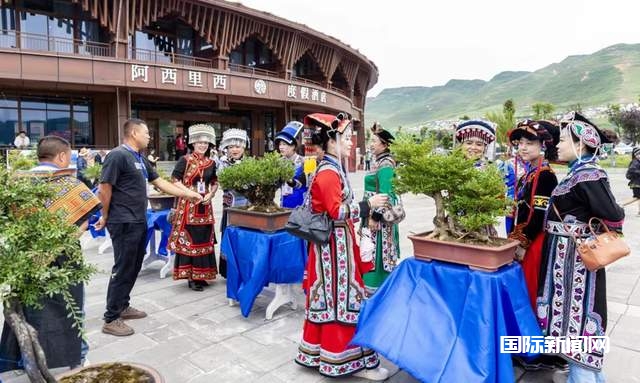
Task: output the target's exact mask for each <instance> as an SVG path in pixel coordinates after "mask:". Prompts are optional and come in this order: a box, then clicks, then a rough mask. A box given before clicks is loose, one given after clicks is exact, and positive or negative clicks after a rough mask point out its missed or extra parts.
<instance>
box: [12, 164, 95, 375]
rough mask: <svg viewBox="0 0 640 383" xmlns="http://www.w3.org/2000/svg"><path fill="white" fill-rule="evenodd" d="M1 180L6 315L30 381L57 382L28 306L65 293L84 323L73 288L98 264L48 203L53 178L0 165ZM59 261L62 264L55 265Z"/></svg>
mask: <svg viewBox="0 0 640 383" xmlns="http://www.w3.org/2000/svg"><path fill="white" fill-rule="evenodd" d="M0 183H1V184H2V188H0V295H1V296H0V299H1V300H2V302H3V312H4V318H5V321H6V322H7V324H8V325H9V326H10V327H11V329H12V330H13V332H14V333H15V335H16V338H17V341H18V344H19V347H20V352H21V354H22V359H23V361H24V365H25V371H26V373H27V375H28V377H29V379H30V381H32V382H55V381H56V380H55V379H54V378H53V376H52V375H51V373H50V372H49V370H48V367H47V361H46V357H45V353H44V351H43V349H42V347H41V345H40V342H39V341H38V334H37V332H36V330H35V329H34V328H33V327H32V326H31V325H30V324H29V323H28V322H27V320H26V318H25V315H24V309H25V307H31V308H41V307H42V299H43V298H45V297H51V296H53V295H54V294H61V295H62V297H63V299H64V301H65V302H66V305H67V309H68V311H69V312H70V315H71V317H72V318H73V319H74V322H75V326H77V327H78V328H82V313H81V311H80V309H79V308H78V307H77V306H76V304H75V301H74V300H73V297H72V295H71V293H70V292H69V288H70V287H71V286H74V285H77V284H78V283H84V282H87V281H89V278H90V277H91V274H92V273H93V272H94V270H95V269H94V268H93V267H92V266H90V265H88V264H87V263H85V260H84V258H83V256H82V252H81V249H80V243H79V241H78V237H77V233H78V228H77V227H76V226H74V225H72V224H69V223H67V221H66V220H65V219H63V218H62V217H61V216H59V215H56V214H53V213H51V212H49V211H48V210H47V209H46V208H45V207H44V201H45V200H46V199H48V198H50V197H51V196H53V190H52V189H51V188H50V187H49V185H48V184H46V183H44V182H36V181H34V180H33V179H31V177H17V176H15V175H14V173H13V172H10V171H8V170H6V169H5V168H4V167H0ZM62 254H64V257H61V255H62ZM54 261H55V262H56V263H57V267H51V266H50V265H51V264H52V263H53V262H54Z"/></svg>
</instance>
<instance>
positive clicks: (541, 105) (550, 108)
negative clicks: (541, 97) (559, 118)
mask: <svg viewBox="0 0 640 383" xmlns="http://www.w3.org/2000/svg"><path fill="white" fill-rule="evenodd" d="M531 109H533V119H534V120H546V119H550V118H553V112H554V111H555V110H556V107H555V106H554V105H553V104H551V103H549V102H536V103H535V104H533V105H531Z"/></svg>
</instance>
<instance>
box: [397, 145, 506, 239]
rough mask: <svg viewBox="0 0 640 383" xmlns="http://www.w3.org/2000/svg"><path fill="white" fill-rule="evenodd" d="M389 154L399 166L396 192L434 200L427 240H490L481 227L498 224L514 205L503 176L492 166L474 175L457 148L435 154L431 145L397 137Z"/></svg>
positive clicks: (474, 170)
mask: <svg viewBox="0 0 640 383" xmlns="http://www.w3.org/2000/svg"><path fill="white" fill-rule="evenodd" d="M391 150H392V151H393V153H394V156H395V158H396V161H397V162H398V164H399V166H398V168H397V169H396V175H397V179H396V180H395V187H396V190H397V192H398V193H407V192H410V193H414V194H425V195H427V196H429V197H431V198H433V199H434V201H435V204H436V216H435V218H434V225H435V229H434V231H433V232H432V233H431V234H430V237H432V238H437V239H440V240H443V241H447V240H462V239H463V238H464V239H467V240H470V241H481V242H489V241H490V238H489V236H488V234H487V231H486V230H485V228H486V227H487V226H488V225H494V224H496V223H497V217H499V216H502V215H504V214H506V213H507V211H508V209H509V208H510V207H511V205H512V203H511V202H510V201H508V200H507V199H506V198H505V197H504V195H505V186H504V180H503V176H502V174H501V173H500V171H499V170H498V169H497V168H496V167H495V166H493V165H489V166H487V167H486V168H485V169H482V170H478V169H476V168H475V164H474V161H473V160H468V159H466V158H465V157H464V155H463V154H462V152H461V151H460V150H459V149H458V150H454V151H453V152H452V153H451V154H446V155H443V154H437V153H436V152H435V151H434V144H433V141H430V140H427V141H423V142H420V143H416V142H415V141H414V140H413V139H411V138H410V137H406V136H399V137H397V138H396V140H395V142H394V143H393V144H392V145H391Z"/></svg>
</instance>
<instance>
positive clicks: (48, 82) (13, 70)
mask: <svg viewBox="0 0 640 383" xmlns="http://www.w3.org/2000/svg"><path fill="white" fill-rule="evenodd" d="M0 3H1V4H2V5H1V7H0V81H1V83H2V88H1V90H2V94H0V145H7V144H9V143H10V142H13V139H14V137H15V134H16V133H17V132H18V131H19V130H21V129H24V130H26V131H27V133H28V135H29V137H30V138H31V139H32V140H34V141H37V140H38V138H39V137H41V136H43V135H46V134H57V135H60V136H63V137H65V138H67V139H69V140H70V141H71V143H72V145H73V146H74V147H82V146H86V147H98V148H108V147H113V146H115V145H117V143H118V142H119V138H120V135H121V132H119V129H120V127H121V126H122V123H123V121H124V120H125V119H127V118H130V117H139V118H143V119H145V120H146V121H147V122H148V124H149V128H150V130H151V136H152V141H151V144H150V148H151V149H156V152H157V153H159V154H161V157H163V156H162V153H163V152H165V151H166V150H167V149H166V148H167V140H170V139H171V138H172V137H175V136H176V135H177V134H179V133H183V134H188V132H186V128H187V127H188V126H189V125H191V124H193V123H197V122H206V123H210V124H212V125H213V126H214V127H215V128H216V131H217V133H218V134H217V137H218V139H219V138H220V137H221V136H222V131H224V130H225V129H228V128H231V127H237V128H242V129H245V130H247V132H248V133H249V137H250V138H251V152H252V154H256V155H259V154H262V153H263V152H264V151H265V150H266V149H268V145H269V142H271V141H273V139H274V137H275V132H276V131H277V130H278V129H279V128H280V127H282V126H284V124H285V122H286V121H288V120H291V119H296V120H301V119H302V118H303V117H304V115H306V114H308V113H312V112H327V113H337V112H339V111H346V112H348V113H350V114H351V115H352V116H353V117H355V118H357V119H358V120H360V121H361V122H364V115H363V113H364V104H365V97H366V92H367V90H369V89H370V88H371V87H373V85H374V84H375V83H376V82H377V79H378V70H377V68H376V66H375V64H374V63H373V62H371V61H370V60H369V59H367V58H366V57H365V56H364V55H362V54H361V53H359V52H358V51H357V50H356V49H354V48H351V47H350V46H349V45H347V44H344V43H342V42H340V41H338V40H337V39H335V38H332V37H330V36H327V35H325V34H323V33H320V32H318V31H315V30H312V29H310V28H308V27H306V26H304V25H301V24H297V23H294V22H291V21H288V20H285V19H283V18H280V17H276V16H274V15H271V14H268V13H265V12H261V11H258V10H254V9H251V8H248V7H245V6H243V5H241V4H237V3H230V2H226V1H220V0H180V1H169V0H69V1H59V0H55V1H54V0H29V1H26V0H8V1H7V0H4V1H2V2H0ZM357 143H358V144H359V146H360V147H363V145H364V134H362V133H361V134H360V135H357ZM169 146H170V145H169ZM354 152H355V147H354ZM354 157H355V156H354ZM354 161H355V159H354Z"/></svg>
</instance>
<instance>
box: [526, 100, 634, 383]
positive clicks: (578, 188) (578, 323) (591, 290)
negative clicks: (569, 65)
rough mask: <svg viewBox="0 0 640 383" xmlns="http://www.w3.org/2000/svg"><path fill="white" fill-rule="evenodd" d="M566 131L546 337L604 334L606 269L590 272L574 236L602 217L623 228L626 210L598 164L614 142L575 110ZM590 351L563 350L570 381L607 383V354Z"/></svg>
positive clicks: (543, 287)
mask: <svg viewBox="0 0 640 383" xmlns="http://www.w3.org/2000/svg"><path fill="white" fill-rule="evenodd" d="M561 128H562V130H561V134H560V143H559V144H558V159H559V160H560V161H566V162H568V163H569V173H568V174H567V176H566V177H565V178H564V179H562V181H560V183H559V184H558V186H557V187H556V188H555V189H554V190H553V193H552V194H551V199H550V201H549V208H548V209H547V219H546V222H545V230H546V231H547V238H546V240H545V244H544V247H543V252H542V261H541V267H540V276H541V280H540V286H539V288H538V299H537V315H538V321H539V324H540V327H541V328H542V330H543V332H544V334H545V335H546V336H553V337H566V336H571V337H578V336H590V337H593V336H605V330H606V326H607V294H606V279H605V278H606V277H605V270H604V269H600V270H598V271H596V272H591V271H589V270H587V269H586V268H585V266H584V264H583V263H582V259H581V258H580V256H579V254H578V252H577V250H576V243H575V241H574V240H573V238H572V236H571V235H572V234H573V235H575V236H577V237H579V238H584V237H587V236H588V234H587V233H588V232H589V229H588V226H587V222H588V221H589V219H590V218H591V217H598V218H600V219H602V220H603V221H604V222H605V224H606V225H607V226H608V227H609V228H611V229H612V230H618V231H621V230H622V222H623V220H624V210H623V209H622V208H621V207H620V206H618V204H617V203H616V201H615V199H614V197H613V195H612V194H611V190H610V187H609V180H608V177H607V173H606V172H605V171H604V170H603V169H602V168H601V167H600V166H599V165H598V164H597V162H596V159H597V153H598V150H599V149H600V147H601V145H602V144H603V143H608V142H610V139H609V138H608V137H607V136H606V135H605V134H604V133H603V132H602V131H600V129H598V127H596V126H595V125H594V124H593V123H591V122H590V121H589V120H587V119H586V118H585V117H583V116H582V115H580V114H579V113H576V112H571V113H570V114H569V115H568V116H566V117H565V118H564V119H563V120H562V121H561ZM594 230H602V228H598V227H595V228H594ZM587 351H588V352H582V351H576V350H571V348H568V349H560V350H558V353H559V355H560V356H562V357H563V358H565V359H567V360H568V361H569V380H568V383H596V382H597V383H600V382H604V375H603V374H602V372H601V371H602V363H603V357H604V354H603V350H602V349H594V348H590V349H589V350H587Z"/></svg>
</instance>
